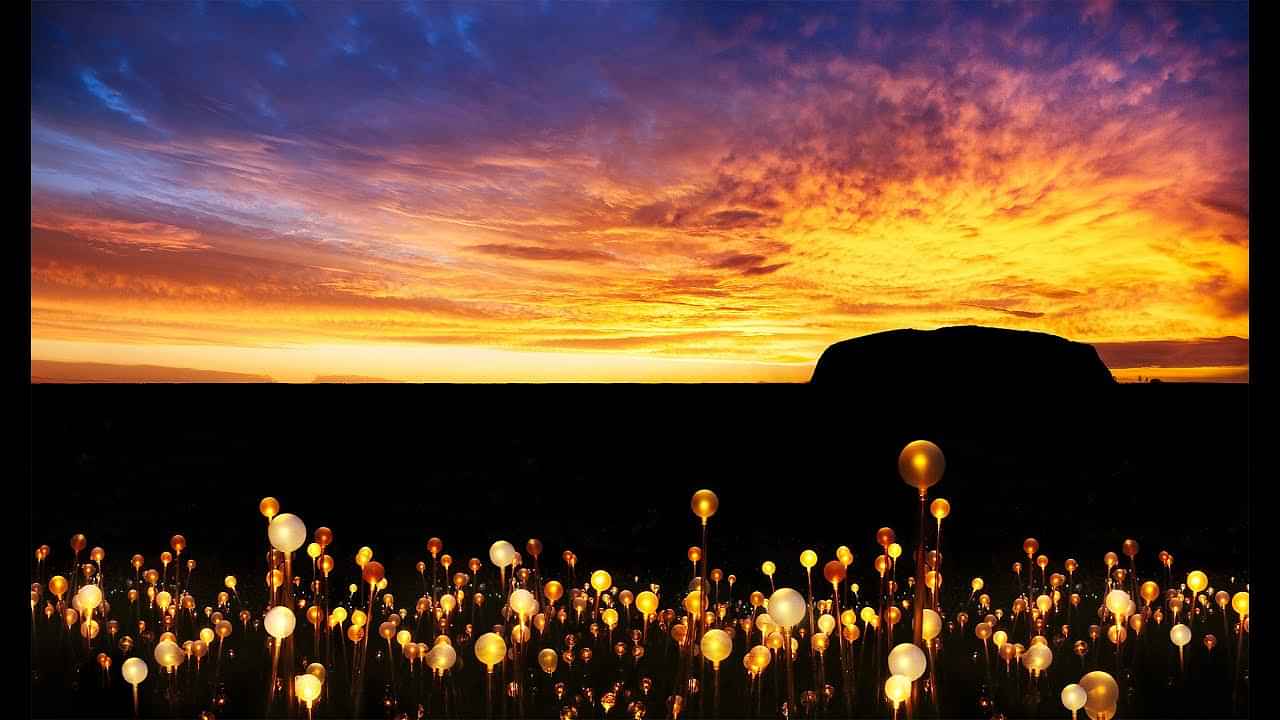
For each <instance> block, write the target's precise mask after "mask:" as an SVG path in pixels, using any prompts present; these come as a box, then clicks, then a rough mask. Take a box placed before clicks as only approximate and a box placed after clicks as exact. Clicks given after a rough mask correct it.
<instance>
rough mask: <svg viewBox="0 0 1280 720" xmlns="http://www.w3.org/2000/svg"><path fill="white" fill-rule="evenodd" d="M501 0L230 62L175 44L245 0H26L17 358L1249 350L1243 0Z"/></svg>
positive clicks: (1211, 369)
mask: <svg viewBox="0 0 1280 720" xmlns="http://www.w3.org/2000/svg"><path fill="white" fill-rule="evenodd" d="M519 7H520V6H504V5H500V4H499V5H488V6H486V5H481V6H479V7H477V8H475V11H474V12H469V14H467V15H465V17H466V18H467V20H466V21H465V22H463V21H461V20H459V16H460V15H459V14H460V13H461V12H462V11H460V10H441V9H440V8H438V7H436V8H430V13H435V15H432V16H431V17H428V15H429V14H430V13H429V12H428V8H422V9H418V8H417V6H406V9H405V10H404V12H403V13H402V15H399V16H397V15H396V13H395V12H392V10H391V8H390V6H387V7H379V6H378V5H373V6H353V7H352V8H347V9H345V10H342V11H339V10H338V6H323V7H320V6H312V7H310V8H309V9H308V8H306V7H305V6H304V9H306V10H307V12H306V13H303V15H302V16H298V17H295V18H294V19H293V20H291V22H296V23H299V25H298V27H297V34H298V35H299V36H305V37H308V38H313V39H318V38H326V40H325V41H324V42H320V41H319V40H316V42H314V43H302V42H301V41H295V42H293V43H292V44H285V43H283V41H280V42H276V41H273V40H270V36H269V34H266V33H264V32H259V31H256V30H255V31H253V32H250V31H249V30H246V34H245V35H244V37H243V38H242V39H240V40H238V41H237V42H239V43H242V44H243V45H244V46H245V47H247V48H251V49H252V52H245V53H243V56H244V57H246V58H251V60H246V59H234V60H233V59H227V58H225V57H224V56H223V55H222V54H215V53H214V52H213V50H212V49H211V48H213V47H214V45H212V44H209V45H204V44H201V43H202V42H205V41H204V40H200V39H199V38H198V37H197V36H195V35H190V33H191V32H194V30H193V28H195V27H197V26H199V27H204V26H205V25H204V24H200V23H213V24H212V25H210V27H215V28H224V29H226V30H228V31H229V30H230V29H231V28H232V26H234V25H235V23H244V22H245V20H244V19H243V18H241V19H238V20H237V19H228V18H217V19H215V20H210V19H208V18H206V19H203V20H201V19H198V18H195V17H187V15H185V14H183V13H184V12H186V10H189V8H181V10H182V12H180V11H179V10H180V8H176V7H167V8H162V9H157V10H155V11H154V12H150V13H144V17H141V18H138V17H133V18H124V19H122V18H119V17H115V16H114V15H113V13H114V14H115V15H119V14H121V13H123V7H122V6H103V7H94V8H93V13H85V14H78V13H76V12H71V11H69V10H68V9H67V8H61V7H49V6H37V7H35V8H34V9H33V15H34V16H35V20H34V22H33V27H34V28H35V29H34V30H33V43H32V54H33V91H32V96H33V97H32V116H31V121H32V136H31V143H32V198H31V201H32V227H31V285H32V287H31V304H32V307H31V329H32V356H33V359H39V360H59V361H69V362H104V363H114V364H122V365H135V364H149V365H165V366H173V367H187V368H204V369H214V370H222V371H227V372H239V373H249V374H266V375H270V376H272V377H274V378H276V379H282V380H299V381H309V380H310V379H311V378H312V377H314V376H318V375H355V376H366V377H385V378H388V379H409V380H442V381H471V380H475V381H486V380H501V381H510V380H529V381H539V380H661V381H673V380H736V381H752V380H762V381H767V380H805V379H807V378H808V376H809V374H810V372H811V370H812V366H813V363H814V362H815V361H816V359H817V357H818V355H819V354H820V353H821V351H822V350H823V349H824V348H825V347H826V346H827V345H829V344H831V343H832V342H835V341H837V340H841V339H844V338H848V337H852V336H856V335H862V334H866V333H870V332H876V331H880V330H885V329H891V328H899V327H916V328H932V327H939V326H944V325H954V324H982V325H997V326H1002V327H1012V328H1020V329H1029V330H1041V331H1047V332H1052V333H1055V334H1059V335H1063V336H1065V337H1068V338H1070V339H1073V340H1079V341H1085V342H1093V343H1106V344H1107V346H1106V347H1107V349H1106V350H1105V351H1104V352H1103V353H1102V354H1103V357H1104V360H1106V361H1107V363H1108V364H1109V365H1110V366H1111V367H1112V368H1113V369H1116V370H1117V376H1118V377H1122V378H1128V377H1130V376H1134V377H1136V375H1138V374H1141V375H1146V376H1156V377H1160V376H1161V372H1155V371H1145V370H1144V371H1128V370H1125V371H1124V372H1120V370H1121V369H1124V368H1129V367H1140V366H1142V367H1150V366H1152V365H1162V366H1165V367H1174V368H1180V369H1176V370H1170V371H1168V375H1167V377H1170V378H1173V377H1175V376H1176V377H1198V378H1202V379H1236V380H1238V379H1241V378H1242V374H1243V378H1247V365H1248V360H1247V352H1248V350H1247V342H1244V343H1243V345H1241V344H1240V343H1238V342H1234V341H1227V340H1220V338H1231V337H1235V338H1245V339H1247V338H1248V336H1249V276H1248V258H1249V223H1248V172H1249V164H1248V142H1249V128H1248V116H1247V113H1248V65H1247V61H1248V45H1247V40H1243V41H1242V40H1241V39H1240V38H1239V37H1238V36H1237V35H1238V33H1237V32H1235V30H1238V28H1237V27H1236V26H1237V25H1238V24H1239V23H1240V22H1241V21H1240V18H1239V17H1237V16H1239V15H1241V14H1242V13H1243V14H1244V15H1246V16H1247V6H1241V7H1236V6H1234V5H1233V4H1223V5H1220V6H1216V13H1215V12H1214V7H1210V9H1209V11H1208V12H1207V14H1204V15H1203V16H1201V15H1195V16H1192V15H1188V14H1187V12H1188V11H1185V10H1177V9H1176V8H1174V9H1160V8H1146V7H1126V6H1123V5H1122V6H1118V7H1115V8H1108V6H1107V5H1106V4H1105V3H1104V4H1097V3H1094V4H1090V5H1088V6H1085V5H1074V6H1067V8H1066V10H1063V9H1062V8H1058V9H1056V10H1055V12H1066V14H1067V17H1066V20H1069V21H1070V22H1069V23H1068V24H1067V25H1066V26H1064V25H1062V22H1064V20H1063V18H1046V17H1044V16H1043V15H1042V13H1043V12H1045V11H1046V9H1045V8H1044V7H1043V6H1036V5H1032V6H1027V7H1022V8H1019V9H1016V10H1015V9H1007V10H1005V11H1003V12H998V13H990V12H987V11H983V12H978V11H977V10H975V9H973V8H970V7H968V6H964V5H962V6H960V7H958V8H951V9H948V10H947V11H946V13H945V16H942V17H941V18H939V17H934V16H932V15H930V13H931V12H933V11H931V10H926V9H920V8H916V9H915V10H913V11H911V12H913V13H918V14H923V15H926V16H927V17H923V18H906V17H903V16H902V13H903V12H905V11H903V10H901V9H898V10H886V9H883V8H873V7H870V6H855V7H853V8H831V7H826V8H824V7H822V6H819V7H816V8H796V9H794V10H796V12H795V13H788V14H786V16H785V17H774V16H770V15H768V14H761V12H759V11H748V9H747V8H738V9H733V8H731V7H726V8H721V9H720V10H719V11H718V12H724V13H728V14H730V15H732V17H726V18H713V19H707V18H703V19H698V18H694V19H690V18H686V17H667V16H665V15H666V14H667V13H666V11H671V10H672V8H669V7H666V6H649V5H643V6H636V7H631V8H624V9H621V10H619V11H618V12H619V13H620V14H623V15H628V16H630V15H633V14H634V15H643V16H644V17H643V18H641V17H637V18H631V19H630V20H629V21H630V22H632V23H641V22H642V21H644V22H646V23H649V24H646V25H643V27H645V28H646V30H645V31H644V32H640V33H634V34H630V35H626V36H625V37H620V36H609V32H612V31H609V30H606V28H607V27H611V26H612V25H614V24H617V22H621V18H612V19H610V18H608V17H601V18H597V21H598V22H599V23H600V25H601V27H600V29H599V31H600V33H602V34H603V36H602V37H600V38H597V39H594V40H582V41H581V44H580V46H576V47H570V48H567V49H566V48H557V49H555V50H552V49H548V48H546V47H543V46H542V45H541V43H550V42H551V41H550V40H545V39H538V38H535V37H533V35H534V34H535V29H536V28H532V27H531V28H525V29H523V30H522V29H520V26H521V23H526V24H527V23H535V24H536V22H539V21H545V22H548V23H552V24H554V19H550V20H538V19H537V18H534V19H533V20H530V19H529V18H523V19H522V18H517V17H514V16H515V15H517V14H519V13H517V12H515V10H514V9H513V8H519ZM504 8H505V9H506V10H507V11H508V13H507V14H504V12H503V11H504ZM410 10H413V11H414V12H411V11H410ZM523 10H527V11H528V12H530V13H533V10H531V9H529V8H523ZM801 10H803V11H804V12H801ZM1175 10H1177V11H1176V12H1175ZM384 11H385V12H387V13H390V14H391V16H392V17H389V18H381V17H374V16H375V15H378V14H379V13H381V12H384ZM731 11H732V12H731ZM836 11H848V12H849V13H851V14H852V17H850V18H844V17H836V16H835V15H833V14H832V13H834V12H836ZM192 12H194V11H192ZM441 12H443V13H444V15H440V13H441ZM557 12H560V13H568V14H573V13H575V12H576V13H579V14H580V15H582V16H586V15H592V16H593V17H594V16H596V15H601V14H603V15H607V12H606V11H604V10H599V9H596V10H592V12H590V13H588V12H587V10H586V9H585V8H581V7H579V8H575V7H573V6H568V7H562V8H559V9H558V10H557ZM939 12H941V11H939ZM95 13H96V14H98V15H105V16H106V17H99V18H97V19H96V21H95V19H94V18H92V17H86V15H92V14H95ZM450 13H452V15H451V14H450ZM534 14H536V13H534ZM651 15H652V17H650V16H651ZM1221 16H1226V17H1221ZM397 17H399V18H400V19H401V20H404V22H399V23H398V22H397ZM352 18H356V19H355V20H352ZM405 18H408V20H405ZM423 18H426V19H425V20H424V19H423ZM562 19H563V18H562ZM576 19H577V20H578V21H581V22H587V19H586V18H576ZM126 20H127V22H126ZM219 23H223V24H224V25H225V27H224V25H219ZM406 23H407V24H408V25H409V26H410V27H411V28H417V27H421V28H428V27H430V28H434V30H430V31H428V30H426V29H423V30H422V31H421V32H422V36H421V37H419V36H418V34H416V32H413V33H410V32H409V31H408V30H404V29H402V28H400V27H399V25H403V24H406ZM414 23H417V24H416V25H415V24H414ZM624 24H625V23H624ZM1062 27H1066V28H1067V29H1066V30H1061V29H1060V28H1062ZM1244 27H1245V29H1246V32H1247V25H1246V26H1244ZM156 28H169V29H173V28H178V29H179V30H182V31H184V32H187V33H188V34H187V35H183V37H184V38H185V40H183V42H185V43H188V44H191V52H189V53H186V54H185V56H184V59H179V60H176V61H175V62H178V63H187V64H192V65H193V67H192V68H190V72H186V71H183V72H177V71H175V69H174V68H173V67H170V66H168V65H166V64H165V63H164V62H162V61H161V58H164V57H166V54H165V52H164V51H165V49H166V47H165V42H167V41H166V40H163V39H157V38H158V37H160V36H158V35H157V34H156V33H155V32H153V31H154V30H155V29H156ZM1052 28H1058V29H1052ZM251 29H252V28H251ZM344 33H345V34H344ZM402 33H409V34H408V35H404V36H402ZM432 33H434V35H432ZM180 34H181V33H180ZM99 35H101V37H109V38H111V39H112V40H113V41H114V45H111V44H110V43H100V44H99V45H104V46H105V45H110V47H112V48H114V49H111V50H105V49H101V48H99V46H98V45H94V44H93V43H90V42H89V41H88V40H87V38H94V37H99ZM348 36H349V37H348ZM828 36H829V37H828ZM164 37H167V36H164ZM201 37H202V36H201ZM335 37H338V38H340V39H339V40H333V39H332V38H335ZM432 37H434V38H435V40H434V43H433V42H432V41H431V38H432ZM59 38H60V39H59ZM824 38H827V39H825V40H824ZM99 39H101V38H99ZM610 39H611V40H612V42H613V43H615V45H611V44H610V42H608V41H609V40H610ZM207 42H209V43H212V42H213V41H212V40H210V41H207ZM334 43H337V44H336V45H334ZM91 45H92V47H90V46H91ZM321 46H323V47H321ZM609 47H613V51H612V52H607V51H606V49H607V48H609ZM93 48H98V49H93ZM642 58H648V60H646V61H643V62H642V61H641V59H642ZM419 59H421V60H423V62H424V63H426V64H425V65H424V64H422V63H416V62H415V61H416V60H419ZM37 60H39V61H41V62H36V61H37ZM428 60H429V61H430V62H427V61H428ZM431 63H436V64H437V65H439V64H441V63H443V64H444V66H445V67H446V68H448V71H447V72H446V71H441V70H439V68H438V67H437V68H435V69H433V67H431ZM389 67H391V68H395V70H394V72H392V71H390V70H388V69H387V68H389ZM197 70H199V72H197ZM437 72H439V73H443V74H439V75H438V74H433V73H437ZM172 75H177V76H181V77H189V78H196V79H195V80H192V81H191V82H192V83H193V85H184V86H176V85H174V86H170V85H169V84H170V83H175V82H176V81H175V80H172V79H169V78H170V76H172ZM318 78H324V79H318ZM339 91H340V92H339ZM1153 341H1159V342H1158V343H1155V344H1153ZM1171 341H1173V342H1174V344H1175V345H1177V346H1178V347H1182V348H1185V347H1198V348H1200V349H1201V350H1202V352H1200V353H1199V354H1196V355H1195V359H1194V361H1187V360H1186V359H1185V358H1187V357H1189V356H1188V355H1187V354H1186V353H1182V354H1181V355H1179V353H1177V352H1172V351H1171V350H1169V349H1170V348H1172V347H1174V346H1173V345H1169V344H1168V343H1169V342H1171ZM1160 343H1165V344H1164V345H1161V344H1160ZM1153 348H1160V349H1162V350H1161V352H1155V353H1154V354H1153V352H1154V350H1153ZM1166 351H1168V352H1166ZM1219 351H1220V352H1219ZM1161 353H1163V354H1161ZM1179 357H1181V358H1183V359H1182V360H1178V358H1179ZM1173 363H1183V364H1181V365H1176V364H1173Z"/></svg>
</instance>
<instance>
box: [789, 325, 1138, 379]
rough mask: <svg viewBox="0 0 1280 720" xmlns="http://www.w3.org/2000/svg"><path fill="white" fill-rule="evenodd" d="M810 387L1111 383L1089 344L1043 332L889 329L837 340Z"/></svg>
mask: <svg viewBox="0 0 1280 720" xmlns="http://www.w3.org/2000/svg"><path fill="white" fill-rule="evenodd" d="M810 382H811V383H813V384H815V385H837V386H854V385H861V386H866V387H868V388H874V389H876V390H883V389H885V388H886V387H898V388H910V389H917V390H924V389H928V388H931V387H936V388H944V389H946V390H948V391H949V392H954V391H956V390H958V389H962V388H969V389H972V390H987V391H990V390H1002V389H1007V390H1015V389H1018V388H1032V387H1034V388H1038V389H1042V390H1044V389H1054V388H1058V389H1066V388H1070V389H1076V390H1085V389H1095V388H1105V387H1109V386H1112V385H1114V384H1115V379H1114V378H1113V377H1112V376H1111V371H1109V370H1108V369H1107V366H1106V365H1104V364H1103V362H1102V360H1101V359H1100V358H1099V357H1098V353H1097V351H1096V350H1094V348H1093V347H1092V346H1091V345H1086V344H1084V343H1078V342H1072V341H1070V340H1067V339H1066V338H1062V337H1058V336H1057V335H1050V334H1048V333H1039V332H1028V331H1024V330H1008V329H1004V328H993V327H980V326H976V325H964V326H956V327H944V328H939V329H937V330H890V331H888V332H881V333H875V334H872V335H865V336H862V337H857V338H853V339H851V340H844V341H842V342H838V343H836V344H834V345H832V346H830V347H828V348H827V349H826V351H824V352H823V353H822V356H821V357H820V358H819V359H818V364H817V366H816V367H815V368H814V371H813V377H812V379H811V380H810Z"/></svg>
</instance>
